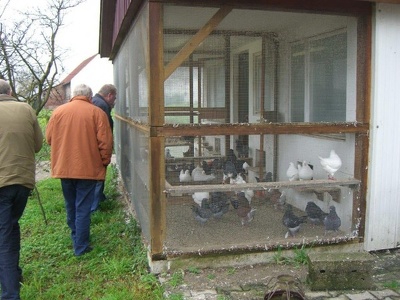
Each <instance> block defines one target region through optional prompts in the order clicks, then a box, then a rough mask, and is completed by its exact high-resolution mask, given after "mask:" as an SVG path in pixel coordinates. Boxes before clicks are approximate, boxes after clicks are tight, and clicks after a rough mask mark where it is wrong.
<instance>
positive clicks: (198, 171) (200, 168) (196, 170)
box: [192, 165, 204, 181]
mask: <svg viewBox="0 0 400 300" xmlns="http://www.w3.org/2000/svg"><path fill="white" fill-rule="evenodd" d="M203 171H204V170H203V168H202V167H200V166H199V165H198V166H196V168H194V169H193V171H192V180H193V181H195V179H194V178H195V177H196V175H197V174H202V173H203Z"/></svg>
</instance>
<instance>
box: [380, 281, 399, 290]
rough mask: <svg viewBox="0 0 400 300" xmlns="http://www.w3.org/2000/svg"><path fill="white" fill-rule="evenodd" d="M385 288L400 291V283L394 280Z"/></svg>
mask: <svg viewBox="0 0 400 300" xmlns="http://www.w3.org/2000/svg"><path fill="white" fill-rule="evenodd" d="M383 286H384V287H385V288H388V289H391V290H400V281H395V280H392V281H390V282H386V283H384V284H383Z"/></svg>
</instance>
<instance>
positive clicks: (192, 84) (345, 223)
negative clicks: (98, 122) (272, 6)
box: [164, 5, 359, 252]
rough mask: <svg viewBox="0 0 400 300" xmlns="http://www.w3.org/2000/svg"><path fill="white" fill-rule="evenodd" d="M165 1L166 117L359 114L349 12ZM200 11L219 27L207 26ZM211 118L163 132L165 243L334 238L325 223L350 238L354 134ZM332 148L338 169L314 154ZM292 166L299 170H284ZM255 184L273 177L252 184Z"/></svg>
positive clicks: (299, 118)
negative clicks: (283, 129) (199, 130)
mask: <svg viewBox="0 0 400 300" xmlns="http://www.w3.org/2000/svg"><path fill="white" fill-rule="evenodd" d="M164 8H165V9H164V65H165V68H166V70H168V71H169V72H170V73H168V72H167V75H168V76H167V77H168V78H167V79H166V81H165V84H164V94H165V123H167V124H168V123H170V124H171V123H172V124H181V123H182V124H189V123H192V124H195V123H196V124H200V125H202V124H204V125H206V124H217V125H218V124H227V123H230V124H232V125H234V124H237V123H245V124H254V123H259V124H269V123H295V122H301V123H309V122H321V123H323V122H344V121H351V122H352V121H355V118H356V114H355V111H356V98H355V95H356V73H357V72H356V70H357V65H356V61H357V60H356V59H355V58H356V53H357V18H355V17H347V16H334V15H325V14H324V15H323V14H320V15H319V14H307V13H295V12H279V11H257V10H244V9H242V10H240V9H233V10H232V11H231V12H229V13H227V15H226V16H225V17H218V14H216V13H217V11H218V8H207V7H184V6H174V5H165V7H164ZM181 16H182V17H181ZM183 16H184V17H183ZM210 20H211V21H210ZM208 21H210V23H212V24H214V25H215V28H213V30H212V31H211V32H207V33H205V31H206V28H204V27H205V24H206V23H207V22H208ZM178 62H179V63H178ZM173 66H176V67H175V68H173ZM213 128H215V132H208V133H207V135H205V136H172V137H167V138H166V140H165V146H166V148H165V158H166V165H165V171H166V172H165V174H166V181H167V183H168V189H169V193H168V196H167V203H168V205H167V212H166V213H167V236H166V240H165V249H167V250H170V251H189V252H190V251H194V252H196V251H199V250H209V251H212V250H218V249H227V248H236V247H237V248H242V247H253V248H254V247H255V248H257V247H267V248H269V247H274V246H276V245H279V244H282V243H290V242H293V243H295V242H296V241H297V242H299V241H308V242H310V243H311V242H321V243H323V240H324V239H325V240H326V239H329V238H330V237H331V236H326V232H327V231H333V232H334V233H333V235H334V237H335V238H337V239H338V240H347V239H353V238H354V237H355V235H356V234H355V232H356V231H357V228H358V226H359V224H356V223H355V222H354V219H355V216H354V215H353V211H356V209H355V207H357V205H359V202H357V201H358V200H356V201H354V200H353V198H356V196H355V195H356V193H354V189H353V186H351V185H350V184H347V183H346V180H351V179H353V178H354V167H355V157H354V153H355V144H356V142H355V135H354V134H343V133H340V132H337V133H333V134H324V135H322V134H315V133H313V134H282V135H278V134H276V135H273V134H261V135H252V134H251V133H250V134H249V133H246V134H243V133H241V132H235V130H234V129H233V130H232V132H231V133H230V134H229V135H220V134H218V127H213ZM331 150H335V151H336V152H338V153H339V156H340V157H341V163H340V164H341V166H340V168H339V169H340V171H337V172H335V171H334V172H333V173H334V174H332V172H331V173H329V171H327V170H325V169H324V166H323V163H322V160H321V159H322V158H326V159H328V160H329V157H330V151H331ZM320 157H321V159H320ZM291 165H293V168H294V171H295V172H297V178H296V180H292V179H291V178H289V176H288V175H287V174H288V172H289V170H288V169H289V166H291ZM229 168H231V169H229ZM232 168H233V169H232ZM306 169H307V172H308V173H310V172H311V174H312V176H309V174H308V173H307V172H306V171H304V170H306ZM229 170H230V171H229ZM310 170H311V171H310ZM303 172H306V173H307V175H304V176H303V175H301V176H299V174H300V173H301V174H302V173H303ZM329 180H337V182H339V181H341V182H342V181H344V182H345V183H344V184H337V185H331V184H330V181H329ZM294 181H296V182H297V183H295V182H294ZM317 181H320V182H321V181H323V182H324V184H315V183H316V182H317ZM263 182H264V183H268V182H269V183H270V184H267V185H265V187H264V188H260V186H259V185H257V183H263ZM287 182H290V184H286V183H287ZM241 183H243V184H253V183H254V184H256V185H254V186H251V185H247V187H246V188H240V184H241ZM275 183H277V184H275ZM326 183H328V184H326ZM238 185H239V186H238ZM168 189H167V190H168ZM309 202H311V203H313V205H314V208H313V211H317V213H319V214H320V216H319V217H318V218H317V219H316V220H311V219H310V216H309V213H308V212H307V210H309V209H306V207H307V204H308V203H309ZM315 206H316V207H317V208H315ZM331 207H333V208H331ZM290 209H291V214H292V215H295V216H296V218H298V219H299V221H298V222H300V223H299V224H301V225H300V228H301V229H300V230H299V231H298V232H294V231H293V232H292V231H291V230H292V228H290V226H291V225H290V226H289V225H287V224H286V223H285V221H284V219H285V217H284V216H285V215H286V213H288V214H289V212H287V211H289V210H290ZM333 209H334V210H335V215H336V216H338V219H340V226H338V227H337V223H336V224H335V225H332V226H331V227H335V226H336V228H334V230H330V229H331V228H330V227H329V226H330V225H326V224H325V223H324V219H325V217H326V216H328V215H329V212H330V211H331V210H333ZM332 214H333V212H332ZM336 222H339V221H338V220H336ZM293 227H295V226H293ZM328 229H329V230H328ZM336 229H337V231H336ZM293 230H294V229H293ZM285 238H292V239H291V240H287V239H285Z"/></svg>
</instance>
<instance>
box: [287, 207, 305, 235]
mask: <svg viewBox="0 0 400 300" xmlns="http://www.w3.org/2000/svg"><path fill="white" fill-rule="evenodd" d="M306 222H307V216H301V217H298V216H296V215H295V214H294V213H293V207H292V206H291V205H290V204H287V206H286V211H285V214H284V215H283V218H282V223H283V225H285V227H286V228H287V229H288V231H287V232H286V235H285V238H288V236H289V235H290V236H292V237H294V236H295V235H296V233H297V232H299V230H300V226H301V224H302V223H306Z"/></svg>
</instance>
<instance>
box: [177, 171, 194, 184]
mask: <svg viewBox="0 0 400 300" xmlns="http://www.w3.org/2000/svg"><path fill="white" fill-rule="evenodd" d="M190 181H192V176H190V171H189V170H186V171H184V170H183V169H182V170H181V172H180V174H179V182H190Z"/></svg>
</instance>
